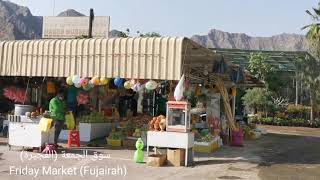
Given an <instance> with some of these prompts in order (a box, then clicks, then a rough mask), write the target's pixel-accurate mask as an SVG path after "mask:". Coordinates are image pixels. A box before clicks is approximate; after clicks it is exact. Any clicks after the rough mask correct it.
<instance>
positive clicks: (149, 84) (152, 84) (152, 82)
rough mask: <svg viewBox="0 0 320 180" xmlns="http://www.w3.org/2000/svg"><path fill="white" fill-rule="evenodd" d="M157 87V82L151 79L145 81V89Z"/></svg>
mask: <svg viewBox="0 0 320 180" xmlns="http://www.w3.org/2000/svg"><path fill="white" fill-rule="evenodd" d="M157 87H158V83H157V82H155V81H153V80H150V81H148V82H147V83H146V89H147V90H154V89H156V88H157Z"/></svg>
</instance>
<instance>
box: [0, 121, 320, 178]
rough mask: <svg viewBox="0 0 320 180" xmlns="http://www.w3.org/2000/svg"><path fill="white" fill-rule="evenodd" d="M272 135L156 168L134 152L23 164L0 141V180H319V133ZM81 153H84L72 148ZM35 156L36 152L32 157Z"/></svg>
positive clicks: (273, 131)
mask: <svg viewBox="0 0 320 180" xmlns="http://www.w3.org/2000/svg"><path fill="white" fill-rule="evenodd" d="M261 128H264V129H267V131H268V132H269V133H268V134H267V135H265V136H262V137H261V138H260V139H258V140H252V141H246V142H245V147H230V146H224V147H223V148H221V149H219V150H218V151H216V152H214V153H212V154H195V158H194V160H195V163H194V165H193V166H191V167H187V168H186V167H161V168H153V167H148V166H146V165H145V164H137V163H134V162H133V161H132V160H131V159H132V157H133V154H134V151H133V150H123V149H112V148H89V150H88V154H89V155H88V158H86V159H80V160H77V159H64V158H62V157H61V154H60V155H59V156H58V158H57V161H54V160H53V159H41V160H29V161H24V162H22V161H21V159H20V158H21V156H20V155H21V151H19V150H18V149H17V150H13V151H8V148H7V146H6V145H5V141H6V139H0V179H14V180H16V179H25V178H26V177H27V178H28V179H48V180H49V179H55V180H59V179H63V180H65V179H84V178H85V179H130V180H135V179H137V180H138V179H139V180H141V179H157V180H164V179H172V180H178V179H184V180H189V179H190V180H192V179H210V180H212V179H248V180H259V179H261V180H291V179H292V180H318V179H320V153H319V152H320V129H311V128H293V127H273V126H261ZM67 152H72V153H75V154H82V150H81V149H73V150H67ZM94 152H98V153H102V154H104V155H107V154H110V158H109V159H104V160H101V161H100V160H97V161H93V160H92V157H94V155H93V154H94ZM31 154H35V153H31ZM10 166H16V167H19V166H22V168H23V167H26V166H27V167H29V168H30V167H33V168H41V167H49V166H50V167H53V168H55V167H61V166H64V167H65V168H80V167H82V166H88V167H93V168H94V167H97V168H100V167H111V168H113V167H114V168H117V167H118V166H119V167H124V169H125V171H126V174H125V175H123V174H121V173H119V174H108V175H101V176H98V177H96V176H95V175H91V174H87V175H85V176H83V177H82V176H81V175H80V174H79V173H78V174H73V175H63V176H59V175H54V174H53V175H52V174H50V175H44V174H41V173H39V174H38V176H36V177H34V176H32V175H30V174H27V175H15V174H14V172H15V171H10Z"/></svg>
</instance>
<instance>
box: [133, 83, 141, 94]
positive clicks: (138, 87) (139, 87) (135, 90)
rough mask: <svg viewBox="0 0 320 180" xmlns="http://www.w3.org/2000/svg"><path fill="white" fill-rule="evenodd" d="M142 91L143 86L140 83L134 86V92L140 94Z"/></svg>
mask: <svg viewBox="0 0 320 180" xmlns="http://www.w3.org/2000/svg"><path fill="white" fill-rule="evenodd" d="M140 89H141V84H140V83H139V82H138V83H136V84H135V85H133V87H132V90H133V91H134V92H138V91H140Z"/></svg>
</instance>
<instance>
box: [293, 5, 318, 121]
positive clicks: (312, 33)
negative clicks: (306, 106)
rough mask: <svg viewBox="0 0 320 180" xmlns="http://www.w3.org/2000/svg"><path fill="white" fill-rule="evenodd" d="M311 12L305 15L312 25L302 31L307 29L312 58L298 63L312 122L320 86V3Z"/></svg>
mask: <svg viewBox="0 0 320 180" xmlns="http://www.w3.org/2000/svg"><path fill="white" fill-rule="evenodd" d="M312 9H313V12H311V11H309V10H307V11H306V13H307V14H308V15H310V16H311V18H312V20H313V23H311V24H309V25H306V26H304V27H303V28H302V29H308V32H307V34H306V37H307V40H308V44H309V52H310V53H311V54H312V55H313V57H310V56H307V57H306V58H305V59H304V61H300V62H298V63H297V64H298V67H299V69H300V73H299V74H300V75H301V79H302V80H303V81H304V83H305V84H306V85H308V86H309V89H310V106H311V112H310V121H311V123H313V122H314V110H315V108H316V107H317V104H316V94H317V93H319V92H320V91H319V90H318V89H319V85H320V73H319V68H320V2H319V3H318V7H317V8H312Z"/></svg>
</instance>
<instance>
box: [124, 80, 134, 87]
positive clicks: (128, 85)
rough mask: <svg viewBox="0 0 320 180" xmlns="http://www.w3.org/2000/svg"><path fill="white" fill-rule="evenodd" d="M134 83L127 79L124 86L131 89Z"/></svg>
mask: <svg viewBox="0 0 320 180" xmlns="http://www.w3.org/2000/svg"><path fill="white" fill-rule="evenodd" d="M133 85H134V84H133V83H132V81H126V82H125V83H124V85H123V86H124V88H126V89H131V88H132V87H133Z"/></svg>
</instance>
